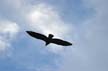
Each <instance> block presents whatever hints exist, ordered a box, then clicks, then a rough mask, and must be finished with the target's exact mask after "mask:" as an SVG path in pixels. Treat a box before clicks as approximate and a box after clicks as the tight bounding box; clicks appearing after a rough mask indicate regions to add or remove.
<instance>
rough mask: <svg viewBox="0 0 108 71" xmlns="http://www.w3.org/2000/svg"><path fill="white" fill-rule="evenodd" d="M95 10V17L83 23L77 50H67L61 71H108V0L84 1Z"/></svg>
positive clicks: (80, 28)
mask: <svg viewBox="0 0 108 71" xmlns="http://www.w3.org/2000/svg"><path fill="white" fill-rule="evenodd" d="M83 2H84V3H85V6H87V7H88V8H90V7H92V8H93V9H94V10H95V14H94V16H92V18H89V19H87V20H85V21H84V22H83V24H82V25H80V27H76V29H78V30H79V31H77V32H76V33H78V34H79V35H78V38H79V39H76V41H77V45H75V47H76V48H73V49H72V50H67V52H66V53H65V54H64V55H63V56H64V61H63V64H62V66H61V68H60V70H59V71H72V70H73V71H107V70H108V68H107V65H108V61H107V60H108V57H107V54H108V48H107V47H108V45H107V44H108V28H107V26H108V20H107V19H108V9H107V6H108V5H107V3H108V1H107V0H90V1H88V0H83Z"/></svg>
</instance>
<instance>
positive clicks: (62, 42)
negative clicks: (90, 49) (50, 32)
mask: <svg viewBox="0 0 108 71" xmlns="http://www.w3.org/2000/svg"><path fill="white" fill-rule="evenodd" d="M52 43H55V44H58V45H62V46H70V45H72V43H70V42H67V41H64V40H61V39H56V38H55V39H52Z"/></svg>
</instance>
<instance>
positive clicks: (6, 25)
mask: <svg viewBox="0 0 108 71" xmlns="http://www.w3.org/2000/svg"><path fill="white" fill-rule="evenodd" d="M18 31H19V27H18V25H17V24H16V23H14V22H10V21H0V54H2V52H5V50H6V51H7V49H8V47H10V46H11V44H10V42H11V40H12V39H13V38H14V37H15V36H16V34H17V33H18Z"/></svg>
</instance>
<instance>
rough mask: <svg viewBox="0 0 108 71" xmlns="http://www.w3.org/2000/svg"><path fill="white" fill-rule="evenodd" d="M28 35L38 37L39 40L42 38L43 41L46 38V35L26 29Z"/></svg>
mask: <svg viewBox="0 0 108 71" xmlns="http://www.w3.org/2000/svg"><path fill="white" fill-rule="evenodd" d="M26 32H27V33H28V34H29V35H30V36H32V37H34V38H37V39H40V40H43V41H46V40H47V37H46V36H45V35H43V34H40V33H36V32H33V31H26Z"/></svg>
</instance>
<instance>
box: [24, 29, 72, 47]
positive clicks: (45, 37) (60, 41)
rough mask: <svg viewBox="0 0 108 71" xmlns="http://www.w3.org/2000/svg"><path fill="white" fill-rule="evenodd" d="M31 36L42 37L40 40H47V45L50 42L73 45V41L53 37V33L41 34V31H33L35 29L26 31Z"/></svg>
mask: <svg viewBox="0 0 108 71" xmlns="http://www.w3.org/2000/svg"><path fill="white" fill-rule="evenodd" d="M26 32H27V33H28V34H29V35H30V36H32V37H34V38H36V39H40V40H43V41H45V43H46V44H45V45H46V46H47V45H48V44H50V43H53V44H57V45H61V46H71V45H72V43H70V42H68V41H64V40H61V39H57V38H53V37H54V35H53V34H49V35H48V37H47V36H45V35H43V34H40V33H37V32H33V31H26Z"/></svg>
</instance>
